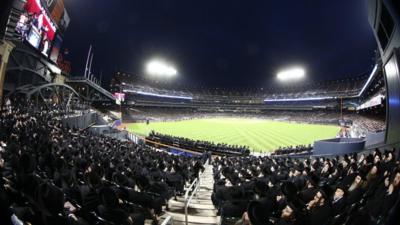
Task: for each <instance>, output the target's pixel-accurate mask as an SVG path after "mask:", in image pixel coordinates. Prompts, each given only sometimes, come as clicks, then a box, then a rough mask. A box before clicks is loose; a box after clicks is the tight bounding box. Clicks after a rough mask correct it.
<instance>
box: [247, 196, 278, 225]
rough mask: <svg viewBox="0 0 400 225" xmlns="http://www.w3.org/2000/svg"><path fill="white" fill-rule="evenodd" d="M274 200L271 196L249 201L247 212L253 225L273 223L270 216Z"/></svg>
mask: <svg viewBox="0 0 400 225" xmlns="http://www.w3.org/2000/svg"><path fill="white" fill-rule="evenodd" d="M274 205H275V204H274V200H273V199H272V198H271V197H264V198H261V199H259V200H256V201H252V202H250V203H249V205H248V207H247V214H248V216H249V219H250V222H251V224H252V225H268V224H271V222H270V221H269V217H270V215H271V213H272V209H273V208H274Z"/></svg>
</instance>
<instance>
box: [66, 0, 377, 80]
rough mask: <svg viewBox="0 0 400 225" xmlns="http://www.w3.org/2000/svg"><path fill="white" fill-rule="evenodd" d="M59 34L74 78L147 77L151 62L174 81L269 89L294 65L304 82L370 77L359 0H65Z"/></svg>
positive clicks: (370, 44) (370, 49) (368, 39)
mask: <svg viewBox="0 0 400 225" xmlns="http://www.w3.org/2000/svg"><path fill="white" fill-rule="evenodd" d="M65 3H66V7H67V10H68V11H69V14H70V16H71V24H70V27H69V28H68V30H67V32H66V33H65V36H64V47H65V48H68V49H69V55H68V58H69V59H70V60H71V61H72V73H73V75H75V76H78V75H82V74H83V70H84V64H85V59H86V55H87V51H88V49H89V45H90V44H93V46H94V49H95V51H94V53H95V56H94V62H93V64H94V65H93V68H94V72H95V73H97V74H98V73H100V71H103V79H105V80H109V79H110V78H111V76H112V74H113V72H114V71H116V70H123V71H127V72H131V73H134V74H139V75H143V76H144V75H145V73H144V65H145V63H146V61H148V60H149V59H151V58H153V57H162V58H165V59H167V60H169V61H171V62H173V63H174V64H175V65H176V67H177V69H178V71H179V76H178V78H176V79H175V80H174V82H178V83H180V84H190V85H195V86H209V87H268V86H271V85H276V82H275V76H276V73H277V71H278V70H280V69H282V68H285V67H287V66H291V65H301V66H304V67H305V69H306V70H307V77H308V80H318V81H321V80H332V79H337V78H343V77H349V76H352V75H359V74H362V73H365V72H367V71H370V70H371V69H372V66H373V64H374V61H373V57H374V50H375V49H376V42H375V40H374V37H373V33H372V30H371V28H370V27H369V24H368V20H367V10H366V6H365V1H364V0H334V1H327V0H325V1H315V0H259V1H258V0H252V1H235V0H201V1H195V0H185V1H178V0H134V1H133V0H84V1H83V0H68V1H65Z"/></svg>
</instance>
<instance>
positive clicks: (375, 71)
mask: <svg viewBox="0 0 400 225" xmlns="http://www.w3.org/2000/svg"><path fill="white" fill-rule="evenodd" d="M378 68H379V67H378V64H376V65H375V66H374V68H373V69H372V71H371V74H370V75H369V77H368V79H367V81H366V82H365V84H364V85H363V87H362V88H361V90H360V91H359V92H358V94H357V95H352V96H346V98H358V97H360V96H361V95H362V94H363V93H364V92H365V90H366V89H367V88H368V86H369V85H370V84H371V82H372V80H373V78H374V77H375V76H376V74H377V72H378ZM337 98H338V97H337V96H324V97H306V98H281V99H264V102H296V101H318V100H332V99H337Z"/></svg>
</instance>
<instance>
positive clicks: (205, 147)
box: [146, 131, 250, 155]
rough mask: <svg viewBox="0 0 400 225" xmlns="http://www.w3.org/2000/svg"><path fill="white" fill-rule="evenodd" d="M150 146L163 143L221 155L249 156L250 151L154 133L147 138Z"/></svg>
mask: <svg viewBox="0 0 400 225" xmlns="http://www.w3.org/2000/svg"><path fill="white" fill-rule="evenodd" d="M146 140H147V141H150V142H148V144H150V145H154V144H155V145H157V143H161V144H163V145H168V146H171V148H173V147H177V148H180V149H185V150H190V151H196V152H201V153H203V152H207V151H210V152H212V153H213V154H219V155H232V154H233V155H249V154H250V150H249V147H247V146H239V145H228V144H221V143H218V144H215V143H213V142H209V141H200V140H192V139H189V138H183V137H175V136H171V135H165V134H160V133H156V132H154V131H152V132H151V133H150V134H149V136H148V137H147V138H146Z"/></svg>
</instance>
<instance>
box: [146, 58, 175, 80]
mask: <svg viewBox="0 0 400 225" xmlns="http://www.w3.org/2000/svg"><path fill="white" fill-rule="evenodd" d="M146 72H147V73H148V74H150V75H154V76H164V77H173V76H175V75H177V74H178V71H177V70H176V69H175V68H174V67H173V66H172V65H169V64H168V63H166V62H163V61H161V60H151V61H150V62H149V63H147V65H146Z"/></svg>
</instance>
